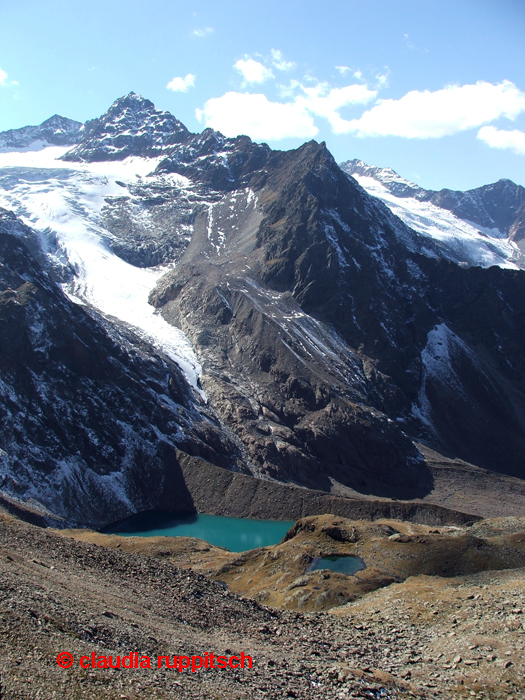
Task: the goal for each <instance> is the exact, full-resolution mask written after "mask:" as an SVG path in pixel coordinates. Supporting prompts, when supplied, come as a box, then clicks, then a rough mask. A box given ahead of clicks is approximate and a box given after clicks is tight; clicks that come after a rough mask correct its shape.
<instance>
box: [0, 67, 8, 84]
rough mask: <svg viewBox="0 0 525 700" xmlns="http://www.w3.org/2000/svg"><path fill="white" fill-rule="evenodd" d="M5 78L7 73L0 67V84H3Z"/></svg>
mask: <svg viewBox="0 0 525 700" xmlns="http://www.w3.org/2000/svg"><path fill="white" fill-rule="evenodd" d="M6 80H7V73H6V72H5V70H2V69H1V68H0V85H5V81H6Z"/></svg>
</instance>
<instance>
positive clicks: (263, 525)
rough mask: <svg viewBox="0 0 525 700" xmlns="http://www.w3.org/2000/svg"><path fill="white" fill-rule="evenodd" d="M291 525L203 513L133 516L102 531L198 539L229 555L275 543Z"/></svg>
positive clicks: (288, 522)
mask: <svg viewBox="0 0 525 700" xmlns="http://www.w3.org/2000/svg"><path fill="white" fill-rule="evenodd" d="M293 524H294V521H293V520H250V519H248V518H226V517H223V516H222V515H204V514H199V515H194V516H190V517H187V518H174V517H173V516H170V515H160V514H158V513H157V514H141V515H135V516H132V517H131V518H128V519H127V520H124V521H122V522H120V523H117V524H115V525H113V526H108V527H107V528H105V529H104V532H105V533H107V534H115V535H124V536H126V537H130V536H133V537H153V536H154V535H163V536H164V537H198V538H199V539H201V540H205V541H206V542H209V543H210V544H214V545H217V546H219V547H226V549H229V550H230V551H231V552H244V551H246V550H248V549H255V548H256V547H267V546H269V545H272V544H277V543H278V542H280V541H281V540H282V538H283V537H284V536H285V535H286V533H287V532H288V530H289V529H290V528H291V527H292V525H293Z"/></svg>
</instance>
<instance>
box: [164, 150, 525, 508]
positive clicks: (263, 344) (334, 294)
mask: <svg viewBox="0 0 525 700" xmlns="http://www.w3.org/2000/svg"><path fill="white" fill-rule="evenodd" d="M215 138H216V141H217V142H218V143H220V137H219V136H215ZM222 141H223V142H224V141H226V140H225V139H222ZM228 141H229V142H230V144H231V140H228ZM235 146H236V148H237V149H240V151H241V152H240V153H235V152H234V153H232V154H230V155H229V156H228V162H230V161H234V162H235V163H236V165H237V171H236V172H235V174H234V173H232V175H231V177H230V179H229V181H228V185H227V186H228V190H229V191H228V193H227V194H226V195H225V196H223V198H222V200H221V201H219V202H217V203H215V204H213V205H212V206H211V207H209V208H208V210H206V211H201V212H199V213H197V215H196V216H195V221H194V234H193V238H192V240H191V243H190V244H189V246H188V248H187V250H186V252H185V253H184V255H183V256H182V258H181V260H180V263H179V264H178V266H177V267H176V268H175V269H174V270H173V271H172V272H170V273H168V275H167V276H166V277H165V278H164V279H163V280H161V281H160V282H159V284H158V286H157V289H156V290H155V291H154V292H153V293H152V295H151V301H152V303H153V304H155V306H157V307H159V308H161V309H162V311H163V315H164V317H165V318H166V319H167V320H169V321H170V322H172V323H175V324H179V325H180V326H181V327H182V328H183V330H184V331H185V333H186V334H187V335H188V336H189V337H190V338H191V339H192V342H193V343H194V346H195V348H196V352H197V353H198V355H199V357H200V358H201V360H202V363H203V377H202V381H203V385H204V386H205V387H206V391H207V393H208V396H209V400H210V403H211V405H213V406H215V407H216V409H217V411H218V412H219V414H220V415H221V417H222V418H223V420H224V421H225V422H226V423H228V424H229V425H230V426H232V427H233V429H234V430H235V431H236V432H237V434H238V435H239V436H240V437H241V439H242V440H243V442H244V444H245V445H246V446H247V449H248V450H249V452H250V454H251V455H252V459H253V461H254V462H255V463H256V464H257V465H258V469H259V470H260V472H261V473H266V474H269V475H271V476H273V477H275V478H278V479H283V480H292V481H296V482H298V483H302V484H304V485H308V486H316V487H319V486H320V487H322V488H328V487H329V484H330V483H331V482H332V483H333V481H336V482H338V483H341V484H344V485H346V486H349V487H351V488H355V489H357V490H359V491H361V492H368V493H375V494H376V495H381V494H386V493H388V494H389V495H396V496H398V497H399V496H401V497H403V496H404V497H414V496H416V495H422V494H423V493H425V492H427V491H428V490H429V489H430V488H431V486H432V485H431V483H430V482H431V480H430V479H429V476H428V473H426V471H425V467H424V465H423V462H422V460H421V459H420V457H419V454H418V452H417V451H416V450H415V448H414V447H413V445H412V443H411V440H410V437H412V438H415V437H418V438H423V439H425V440H427V441H430V442H431V443H432V444H433V445H434V446H435V447H437V448H438V449H441V450H445V451H448V452H450V453H453V454H455V455H457V456H458V457H461V458H462V459H465V460H467V461H470V462H473V463H474V464H477V465H479V466H483V467H486V468H488V469H492V470H495V471H501V472H503V473H507V474H513V475H516V476H523V464H522V461H521V459H520V458H519V457H518V454H519V453H520V451H521V449H522V446H523V445H524V439H525V432H524V427H525V426H524V423H523V416H524V413H523V407H524V405H525V404H524V385H523V370H524V368H523V362H522V359H521V353H520V351H519V348H520V347H521V346H522V344H523V340H524V338H523V324H522V322H521V319H523V313H524V307H523V301H522V300H523V295H522V292H521V290H522V289H523V285H524V284H525V275H524V274H523V273H522V272H521V271H507V270H503V269H500V268H490V269H488V270H481V269H479V268H471V269H462V268H460V267H459V266H457V265H455V264H454V263H452V262H449V261H446V260H443V259H440V258H439V257H438V252H437V250H438V249H437V246H436V249H435V250H434V251H433V256H432V257H429V256H428V255H423V254H422V252H421V250H422V244H421V238H420V236H418V234H417V233H416V232H414V231H412V230H411V229H409V228H408V227H407V226H405V225H404V224H402V222H400V220H399V219H397V218H396V217H394V216H393V215H392V214H391V213H390V212H389V211H388V209H387V208H386V207H385V206H384V205H382V203H380V202H379V201H378V200H376V199H374V198H372V197H370V196H368V195H367V194H366V193H365V192H364V190H363V189H362V188H361V187H359V186H358V185H357V183H356V182H355V181H353V180H352V179H349V178H348V177H347V176H346V175H345V174H344V173H343V172H342V171H341V170H340V168H339V167H338V166H337V165H336V163H335V162H334V160H333V158H332V156H331V155H330V154H329V152H328V151H327V150H326V148H325V146H324V145H323V144H321V145H318V144H316V143H314V142H311V143H309V144H305V145H304V146H303V147H301V148H299V149H298V150H297V151H290V152H286V153H281V152H273V151H268V150H266V149H264V150H263V147H259V150H258V153H257V159H256V160H255V164H256V165H257V169H255V170H254V169H253V167H254V165H253V162H254V161H253V151H254V146H253V145H252V144H251V143H250V142H249V141H246V140H245V141H241V140H239V139H237V140H236V143H235ZM185 148H187V147H186V146H185ZM177 152H178V150H177V148H176V149H174V154H173V155H171V156H169V157H168V158H167V159H166V160H165V161H164V162H161V163H160V164H159V166H158V170H162V171H166V170H173V171H176V172H181V170H182V168H183V167H184V168H186V165H184V166H181V163H180V161H179V160H178V159H177V157H176V154H177ZM221 170H223V166H222V165H221ZM194 177H195V179H197V177H198V173H195V175H194ZM205 177H206V181H207V182H209V180H210V174H209V171H206V175H205ZM234 185H236V189H233V190H232V189H231V188H232V187H233V186H234ZM223 186H225V187H226V183H224V185H223ZM425 245H427V251H428V244H425ZM434 255H435V256H436V257H434ZM489 425H490V426H491V427H490V429H488V430H487V426H489ZM409 436H410V437H409ZM511 445H512V447H511Z"/></svg>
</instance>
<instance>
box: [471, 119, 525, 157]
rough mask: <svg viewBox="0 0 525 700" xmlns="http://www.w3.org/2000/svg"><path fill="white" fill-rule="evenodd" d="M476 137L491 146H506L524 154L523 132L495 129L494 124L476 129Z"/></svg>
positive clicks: (524, 140)
mask: <svg viewBox="0 0 525 700" xmlns="http://www.w3.org/2000/svg"><path fill="white" fill-rule="evenodd" d="M478 139H481V141H484V142H485V143H486V144H487V146H490V147H491V148H508V149H510V150H511V151H514V153H517V154H518V155H520V156H525V132H524V131H518V129H514V131H505V130H504V129H496V127H495V126H484V127H483V128H481V129H480V130H479V131H478Z"/></svg>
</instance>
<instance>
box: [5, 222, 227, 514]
mask: <svg viewBox="0 0 525 700" xmlns="http://www.w3.org/2000/svg"><path fill="white" fill-rule="evenodd" d="M34 237H35V234H34V233H32V232H31V230H29V229H28V228H27V227H26V226H25V225H24V224H22V223H21V222H20V221H19V220H18V219H16V217H15V216H14V215H13V214H12V213H10V212H6V211H5V210H0V329H1V330H0V376H1V382H0V420H1V422H2V434H1V437H0V447H1V450H0V488H1V489H2V490H3V492H4V493H7V494H9V495H10V496H14V497H19V498H23V500H27V499H31V498H34V499H35V500H36V501H37V502H39V503H40V504H42V505H43V506H44V507H45V508H47V509H49V510H50V511H51V512H52V513H55V514H58V515H60V516H62V517H64V518H66V519H67V520H68V521H70V522H77V523H81V524H83V525H86V524H89V523H91V524H92V526H95V527H96V526H101V525H103V524H105V523H107V522H110V521H113V520H115V519H118V518H120V517H125V516H126V515H129V514H130V513H134V512H137V511H142V510H149V509H165V510H181V511H186V512H193V511H194V506H193V501H192V499H191V496H190V495H189V493H188V491H187V489H186V487H185V483H184V478H183V476H182V473H181V469H180V466H179V462H178V456H177V455H178V454H180V453H179V452H178V450H179V449H181V450H185V451H186V452H188V453H190V454H194V455H199V456H201V457H203V458H205V459H207V460H209V461H211V462H214V463H216V464H217V465H219V466H227V467H229V468H235V465H236V464H237V462H238V461H239V457H238V452H239V450H238V448H237V447H236V445H235V444H234V443H233V442H232V439H231V438H230V437H229V435H228V433H227V431H225V430H224V429H223V428H222V427H221V425H220V423H219V421H218V420H217V418H216V417H215V416H214V415H213V413H212V412H211V411H210V410H209V409H208V408H207V407H206V406H205V405H204V404H203V403H202V401H201V400H200V398H199V397H198V396H196V395H195V394H194V393H192V391H191V389H190V387H189V386H188V384H187V382H186V380H185V378H184V377H183V375H182V373H181V371H180V369H179V367H178V365H177V364H176V363H175V362H173V361H172V360H170V359H169V358H168V357H167V356H163V355H162V354H159V352H158V351H156V350H154V349H153V348H152V347H151V346H149V345H148V344H147V343H146V342H144V341H142V340H140V339H139V338H138V337H137V336H136V335H135V334H134V333H133V331H132V330H131V329H129V328H126V327H124V326H123V325H119V324H117V323H113V322H110V321H108V320H107V319H105V318H103V317H102V316H100V315H99V314H97V313H96V311H95V310H93V309H89V308H87V307H82V306H80V305H78V304H75V303H73V302H71V301H70V300H69V299H68V298H67V297H66V296H65V295H64V293H63V292H62V290H61V289H60V288H59V287H58V286H57V285H56V284H55V283H54V282H53V281H52V280H51V278H50V277H49V276H48V275H47V273H46V272H44V271H43V270H42V268H41V267H40V266H39V264H38V263H37V261H36V260H35V258H34V257H33V256H32V255H31V253H30V251H29V249H28V247H26V245H25V242H26V241H28V240H29V241H30V240H32V239H33V238H34Z"/></svg>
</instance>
